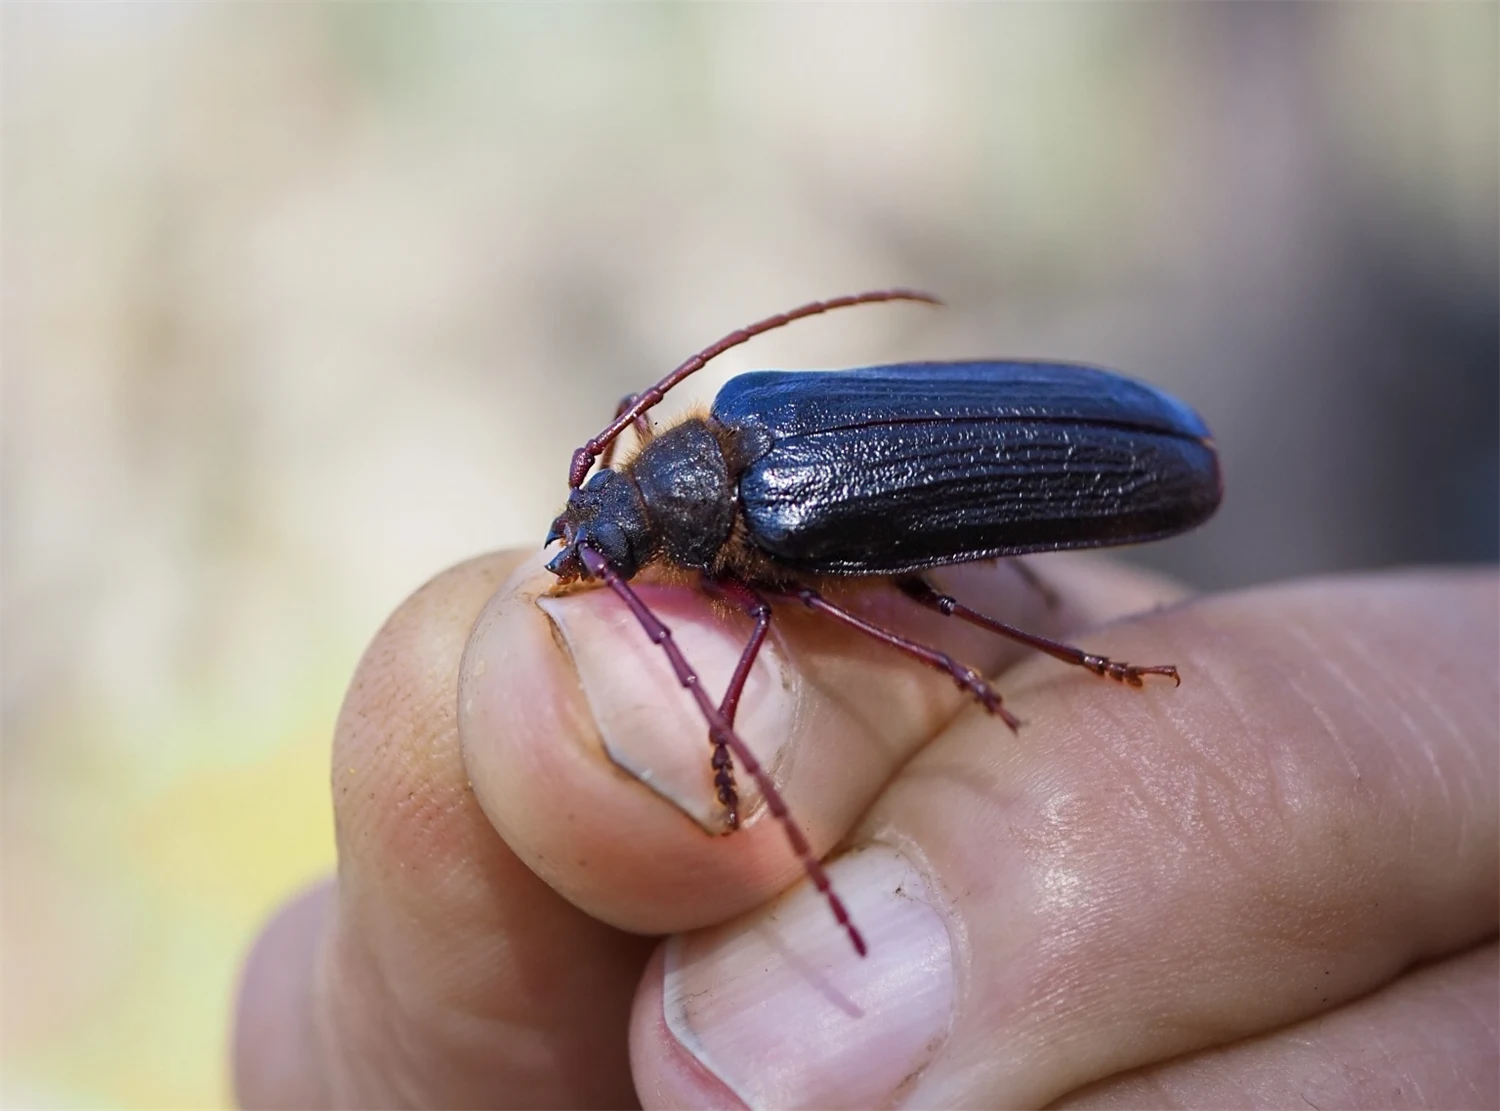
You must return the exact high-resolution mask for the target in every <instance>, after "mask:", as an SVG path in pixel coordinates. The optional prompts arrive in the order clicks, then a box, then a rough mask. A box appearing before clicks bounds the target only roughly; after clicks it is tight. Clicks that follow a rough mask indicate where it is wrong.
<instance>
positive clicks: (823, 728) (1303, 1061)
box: [234, 552, 1500, 1109]
mask: <svg viewBox="0 0 1500 1111" xmlns="http://www.w3.org/2000/svg"><path fill="white" fill-rule="evenodd" d="M543 558H544V557H541V556H539V555H538V554H537V553H535V552H532V553H524V552H512V553H503V554H498V555H493V556H487V557H483V558H480V559H477V560H474V561H472V562H469V563H466V564H463V565H461V566H459V567H457V568H454V569H453V570H451V571H448V572H446V573H445V574H443V575H441V576H439V577H438V578H436V579H435V580H433V581H432V582H430V583H429V584H427V585H426V586H425V587H423V588H422V589H421V590H420V591H418V592H417V593H416V594H415V595H413V596H412V598H410V599H409V600H408V601H407V602H406V603H404V604H403V605H402V607H401V608H400V609H399V610H398V611H397V612H396V613H395V614H394V615H393V616H392V617H391V619H390V620H389V621H388V622H387V623H386V625H385V626H384V627H383V628H382V629H381V630H380V632H379V633H378V634H377V635H376V637H375V639H374V642H373V643H372V645H371V646H370V648H369V650H368V651H367V652H366V654H365V656H364V658H363V660H362V661H361V663H360V664H359V667H358V670H357V672H356V674H355V677H354V680H353V682H352V683H351V686H350V689H349V693H348V696H347V698H346V701H345V704H344V708H343V711H342V713H341V715H340V717H339V721H338V725H337V728H336V734H335V738H334V755H333V774H332V784H333V801H334V807H335V814H336V819H337V831H338V849H339V867H338V873H337V876H336V877H335V878H333V879H331V880H329V881H328V882H326V883H324V884H321V885H319V886H318V887H316V888H315V889H313V890H312V891H310V892H307V893H305V894H304V895H302V896H300V897H299V898H297V899H295V900H294V901H293V902H291V903H290V904H289V905H288V906H287V907H286V908H285V909H283V911H282V912H281V913H280V914H279V915H278V916H277V917H276V918H275V919H274V921H273V922H272V923H271V925H270V926H269V927H268V928H267V930H266V932H265V934H264V935H263V936H262V938H261V940H260V941H259V943H258V944H257V946H256V948H255V950H254V952H253V953H252V955H251V957H250V958H249V961H248V963H247V967H246V970H245V974H244V982H243V986H242V991H241V998H240V1002H239V1008H238V1014H237V1022H236V1031H235V1041H234V1066H235V1082H236V1091H237V1094H238V1097H239V1099H240V1100H241V1102H242V1103H243V1104H244V1105H246V1106H249V1107H323V1106H366V1107H374V1106H394V1105H405V1106H433V1107H465V1106H489V1107H502V1106H515V1107H582V1106H601V1107H623V1106H631V1105H635V1104H636V1103H637V1102H639V1103H642V1104H644V1105H646V1106H649V1107H673V1106H677V1107H686V1106H734V1105H736V1104H738V1103H749V1104H750V1105H753V1106H767V1107H771V1106H822V1107H832V1106H881V1105H904V1106H945V1107H949V1106H984V1107H996V1106H1042V1105H1047V1104H1061V1105H1066V1106H1073V1107H1090V1106H1097V1107H1166V1106H1195V1107H1204V1106H1278V1107H1279V1106H1297V1107H1302V1106H1307V1105H1311V1106H1316V1107H1319V1108H1322V1109H1327V1108H1329V1107H1408V1106H1410V1107H1494V1106H1496V1105H1497V1104H1500V1079H1497V1075H1500V1051H1497V1038H1500V1035H1497V1009H1500V989H1497V972H1500V968H1497V949H1496V940H1495V939H1496V933H1497V925H1500V880H1497V877H1500V860H1497V856H1500V806H1497V796H1500V738H1497V731H1500V707H1497V698H1500V682H1497V673H1500V576H1497V574H1496V572H1495V570H1494V569H1481V570H1443V571H1438V570H1427V571H1409V572H1398V573H1387V574H1378V575H1365V576H1348V577H1337V578H1326V579H1320V580H1314V581H1308V582H1300V583H1290V584H1281V585H1276V586H1271V587H1264V588H1257V589H1253V590H1248V591H1243V592H1237V593H1231V594H1223V595H1209V596H1201V597H1196V598H1188V597H1186V596H1185V595H1184V593H1183V591H1182V590H1181V588H1179V587H1178V586H1176V585H1174V584H1172V583H1169V582H1165V581H1163V580H1160V579H1157V578H1155V577H1152V576H1148V575H1144V574H1141V573H1139V572H1134V571H1129V570H1127V569H1125V568H1123V567H1122V566H1120V565H1118V564H1115V563H1111V562H1108V561H1104V560H1098V559H1094V558H1092V557H1075V556H1056V557H1046V558H1041V559H1037V560H1036V561H1035V562H1034V564H1033V566H1034V567H1035V568H1036V570H1037V572H1038V573H1039V574H1040V575H1042V576H1043V577H1044V578H1045V579H1046V581H1047V582H1048V583H1049V584H1050V585H1051V586H1053V587H1054V588H1055V589H1056V590H1057V592H1058V594H1059V596H1060V597H1061V599H1062V602H1061V604H1060V605H1059V606H1057V607H1055V608H1049V607H1048V606H1047V605H1046V604H1044V602H1043V600H1042V599H1041V597H1040V596H1039V595H1038V594H1037V592H1036V591H1035V590H1034V589H1031V588H1030V587H1028V586H1027V585H1026V584H1025V583H1024V582H1023V581H1022V580H1021V578H1020V576H1018V575H1017V574H1016V573H1015V570H1014V568H1012V567H1009V566H1008V565H1006V564H1004V563H998V564H985V565H973V566H968V567H964V568H957V569H952V570H951V571H949V572H945V573H944V574H943V575H941V576H939V581H940V583H941V584H942V585H944V586H947V587H949V588H951V589H952V590H953V592H954V593H955V594H959V595H960V596H961V597H962V598H963V599H964V600H965V601H968V602H970V603H971V604H973V605H975V606H976V608H979V609H981V610H983V611H985V612H989V613H992V614H995V615H996V616H1000V617H1003V618H1005V619H1007V620H1013V621H1015V622H1016V623H1017V624H1021V625H1022V626H1023V627H1025V628H1028V629H1030V630H1032V631H1036V632H1041V633H1044V634H1046V633H1053V634H1068V635H1070V636H1072V637H1073V639H1074V640H1075V642H1079V643H1081V644H1083V645H1084V646H1085V647H1087V648H1088V649H1089V650H1090V651H1095V652H1101V653H1106V654H1108V655H1110V656H1111V657H1112V658H1115V659H1124V660H1128V661H1130V662H1133V663H1139V664H1153V663H1175V664H1177V665H1178V666H1179V668H1180V669H1181V673H1182V680H1183V681H1182V685H1181V687H1180V688H1174V687H1173V686H1172V684H1171V683H1170V682H1153V683H1148V686H1147V687H1146V689H1144V690H1141V691H1135V690H1130V689H1127V688H1122V687H1120V686H1118V685H1117V684H1114V683H1110V682H1107V681H1104V680H1100V679H1098V678H1095V677H1093V676H1091V675H1089V674H1087V673H1085V672H1083V671H1082V670H1080V669H1078V668H1072V667H1067V666H1065V665H1063V664H1061V663H1059V662H1057V661H1055V660H1051V659H1048V658H1045V657H1039V656H1037V655H1036V654H1034V653H1028V652H1026V651H1024V650H1022V649H1020V648H1018V647H1017V646H1015V645H1011V644H1008V643H1007V642H1004V641H1001V640H999V639H998V638H994V637H990V636H987V635H984V634H981V633H980V632H978V631H977V630H974V629H972V628H967V627H964V626H962V625H960V624H959V623H958V622H956V621H952V620H945V619H943V618H942V617H940V616H938V615H936V614H933V613H929V612H926V611H921V610H919V609H917V607H916V606H915V605H914V604H912V603H911V602H909V601H907V600H905V599H902V598H899V597H897V596H896V595H895V593H894V592H893V591H889V590H885V591H880V590H863V591H855V592H854V593H853V594H851V595H850V596H849V601H850V604H851V605H852V606H854V607H856V608H859V609H860V610H861V612H864V613H866V614H869V615H871V616H873V617H876V618H878V619H879V620H881V621H884V622H887V623H889V624H891V625H893V626H895V627H897V628H899V629H901V630H902V631H905V632H907V633H909V634H911V635H913V636H915V637H916V638H917V639H921V640H923V641H925V642H928V643H933V644H936V645H938V646H940V647H944V648H947V649H949V650H951V651H953V652H954V654H955V655H958V656H959V657H960V658H962V659H964V660H965V661H966V662H968V663H971V664H973V665H974V666H976V667H977V668H979V669H980V670H982V671H983V672H984V673H985V674H987V675H990V676H993V677H995V680H994V682H995V685H996V687H997V689H998V690H999V691H1000V692H1001V693H1002V694H1003V695H1004V697H1005V699H1006V705H1007V707H1008V708H1010V709H1011V710H1012V711H1013V712H1014V713H1016V714H1017V715H1018V716H1019V717H1020V718H1021V719H1022V721H1023V725H1022V728H1021V730H1020V732H1019V733H1018V734H1015V735H1012V734H1011V733H1010V732H1009V731H1007V730H1006V729H1005V727H1004V726H1003V725H1002V724H1001V723H1000V722H999V721H998V719H996V718H994V717H990V716H987V715H986V714H985V713H984V712H983V711H982V709H980V708H979V707H978V706H976V705H974V704H973V703H972V701H971V700H969V699H967V697H966V696H964V695H963V694H962V693H961V692H959V691H958V690H957V689H956V688H955V686H954V684H953V683H952V682H951V681H950V680H949V679H948V678H947V677H946V676H943V675H940V674H938V673H935V672H932V671H929V670H927V669H925V668H922V667H921V666H919V665H917V664H915V663H913V662H911V661H910V660H907V659H905V658H903V657H901V656H899V655H897V654H896V653H894V652H891V651H890V650H889V649H887V648H884V647H882V646H880V645H877V644H874V643H872V642H869V641H866V640H864V639H862V638H859V637H858V636H857V635H856V634H852V633H849V632H847V631H845V630H843V629H841V628H838V627H836V626H834V625H833V624H832V623H831V622H829V621H827V620H826V619H820V618H818V617H817V616H816V615H812V614H808V613H804V612H800V611H798V610H797V609H795V608H794V607H793V606H791V605H790V604H783V605H779V606H778V608H777V617H776V623H775V626H774V628H775V629H776V632H775V634H774V635H773V638H772V640H771V641H770V642H768V647H767V659H766V662H765V663H764V664H763V665H762V666H761V667H759V668H758V669H757V671H756V673H755V674H753V675H752V678H751V682H750V686H749V688H748V690H747V693H746V698H745V701H744V703H743V704H742V708H741V713H740V719H739V720H740V725H741V727H742V732H743V733H744V734H745V736H746V738H747V740H748V741H749V743H751V744H752V747H755V748H756V749H757V750H758V751H760V752H761V753H763V754H765V755H768V756H770V757H771V758H772V767H773V769H774V771H775V773H776V776H777V779H778V782H779V783H780V786H781V789H782V791H783V793H784V794H785V796H786V798H787V801H788V803H789V805H790V806H791V809H792V813H793V814H794V815H795V816H796V819H797V821H798V822H799V824H800V825H801V826H802V828H803V829H804V830H805V831H806V832H807V834H808V836H809V838H810V840H811V841H812V842H813V845H814V848H815V851H817V852H818V853H819V854H820V855H824V856H825V858H826V860H827V862H828V864H829V872H830V875H831V877H832V879H833V882H834V885H835V886H836V888H837V889H838V890H839V892H840V894H841V895H842V896H843V898H844V899H845V900H846V901H847V902H849V904H850V906H851V908H852V910H853V912H854V915H855V919H856V921H857V922H858V924H859V925H860V927H861V928H862V929H863V930H864V931H865V933H866V934H867V936H868V937H869V940H870V945H871V953H870V957H869V958H868V959H867V960H864V961H861V960H860V959H859V958H858V957H856V956H855V954H854V952H853V950H852V949H851V948H850V947H849V944H848V941H847V939H846V938H845V936H844V935H843V933H842V932H841V931H840V930H839V929H838V927H837V926H836V925H835V923H834V922H833V919H832V917H831V915H830V914H829V912H828V909H827V907H826V906H825V905H824V904H823V902H822V901H821V899H819V898H818V897H817V896H816V894H815V893H814V892H812V891H811V890H810V885H809V884H807V883H805V882H803V876H802V872H801V870H800V867H799V866H798V864H797V863H796V861H795V859H794V858H793V857H792V856H791V854H790V853H789V851H788V849H787V846H786V841H785V837H784V833H783V831H782V830H781V829H780V828H779V826H778V823H777V822H776V821H775V819H774V818H772V817H771V816H770V815H769V814H768V813H767V812H766V811H765V808H764V807H763V806H760V805H757V804H756V796H755V794H754V792H753V790H752V789H751V787H750V785H749V783H748V777H746V776H744V775H743V774H742V775H741V776H740V785H741V790H742V794H743V796H744V799H745V804H744V805H743V806H742V813H743V814H744V815H745V823H744V828H743V829H742V830H741V831H740V832H738V833H737V834H735V835H733V836H728V837H723V836H710V835H709V834H707V833H706V832H705V831H704V829H703V828H701V826H700V824H697V823H696V822H695V821H694V820H693V819H691V818H690V817H689V816H688V814H687V813H685V811H684V809H683V808H682V807H686V808H687V809H688V810H691V811H693V812H694V813H695V814H696V815H697V817H698V818H699V819H700V820H701V821H707V822H709V823H710V824H711V823H712V819H713V813H714V812H713V808H712V798H711V785H710V772H709V768H708V755H709V751H710V750H709V744H708V740H707V730H706V727H705V725H704V722H703V720H702V718H701V717H700V716H698V715H697V711H696V710H695V709H694V708H693V706H692V704H691V703H690V702H688V701H687V700H686V698H685V697H684V696H683V695H682V694H681V692H680V691H678V690H677V689H676V687H675V683H674V680H673V678H672V675H671V672H670V670H669V669H668V668H667V666H666V663H665V660H664V659H663V658H662V654H661V652H660V650H659V649H658V648H656V647H655V646H653V645H652V644H651V643H650V642H649V641H648V640H647V639H646V638H645V636H644V635H643V634H642V633H641V632H640V629H639V627H638V626H637V625H636V624H635V623H634V621H633V619H632V618H630V616H629V614H628V613H626V612H625V611H624V610H623V608H622V607H621V605H620V603H619V601H618V600H617V599H616V598H615V597H614V596H613V595H612V594H611V593H610V592H609V591H607V590H600V589H583V590H574V591H571V592H569V593H568V594H567V595H566V596H565V597H562V598H556V599H552V600H547V601H544V602H543V603H542V605H538V604H537V603H538V599H540V598H542V597H543V595H545V594H546V592H547V591H548V590H549V589H550V588H551V586H552V584H553V582H554V581H555V580H553V579H552V578H551V576H550V575H548V574H547V573H546V572H545V571H544V570H543V569H542V566H541V564H542V560H543ZM643 590H645V591H646V592H647V596H648V597H649V598H650V600H651V602H652V605H653V606H654V607H655V608H657V609H658V610H659V612H660V613H661V614H662V616H663V617H664V619H666V620H667V622H668V624H669V625H671V626H672V628H673V630H674V632H675V633H676V634H677V635H678V636H679V638H680V640H681V642H682V644H683V647H684V650H685V651H688V654H689V658H690V659H691V660H692V661H693V662H694V663H695V665H696V666H698V667H699V668H700V670H701V671H702V672H703V673H704V681H705V685H706V689H708V690H710V691H718V690H722V689H723V684H724V679H725V677H726V676H727V674H728V670H729V668H730V666H731V665H732V663H733V661H734V658H735V657H736V656H737V654H738V650H739V645H740V644H741V643H742V642H743V640H744V637H745V635H746V633H747V632H748V628H749V625H748V621H746V620H745V619H744V618H743V617H742V616H740V615H738V614H726V613H723V612H716V611H715V610H714V609H713V607H711V606H710V605H709V604H708V603H707V602H705V601H704V600H703V599H702V597H701V596H700V595H698V594H697V593H696V592H694V591H693V590H692V589H690V588H689V587H687V586H682V585H656V586H645V587H643ZM544 607H545V608H544ZM642 707H645V708H646V709H645V712H642ZM611 754H613V758H611ZM622 764H623V765H626V766H628V767H631V768H634V769H635V770H636V773H637V775H632V774H629V773H628V772H627V771H625V770H622V766H621V765H622ZM695 768H699V769H701V771H698V772H695V771H694V769H695ZM638 775H647V776H649V777H650V778H652V780H653V782H655V783H656V784H657V787H658V789H656V790H653V789H651V788H650V787H648V786H647V785H646V784H645V783H643V782H642V779H641V778H638V777H637V776H638ZM668 796H670V798H669V797H668ZM673 799H675V800H676V802H677V803H679V804H681V805H680V806H679V805H674V803H673V801H671V800H673ZM788 889H791V890H790V893H789V894H786V895H784V896H783V897H781V898H778V896H779V895H781V894H782V893H783V892H787V891H788ZM662 935H671V936H670V937H669V938H668V940H666V941H663V940H662Z"/></svg>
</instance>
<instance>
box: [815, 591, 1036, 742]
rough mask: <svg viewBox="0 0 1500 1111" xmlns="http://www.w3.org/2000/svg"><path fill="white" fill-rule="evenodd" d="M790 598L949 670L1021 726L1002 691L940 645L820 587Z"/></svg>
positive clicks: (1002, 717)
mask: <svg viewBox="0 0 1500 1111" xmlns="http://www.w3.org/2000/svg"><path fill="white" fill-rule="evenodd" d="M786 596H787V597H789V598H795V599H796V600H797V601H799V602H801V603H802V604H803V605H804V606H806V607H807V608H808V609H811V610H817V611H819V612H821V613H826V614H827V615H828V616H829V617H832V618H835V619H837V620H839V621H842V622H843V623H844V624H845V625H848V626H849V627H850V628H852V629H858V630H859V631H860V632H862V633H864V634H865V635H866V636H869V637H874V638H875V639H876V640H878V641H880V642H881V643H882V644H889V645H890V646H891V647H892V648H894V649H896V650H897V651H898V652H905V653H906V654H907V655H908V656H911V657H912V658H913V659H917V660H920V661H922V662H923V663H924V664H926V665H927V666H928V667H931V668H936V669H937V670H938V671H946V672H947V673H948V674H949V675H950V676H951V677H952V678H953V681H954V682H955V683H957V684H958V687H959V689H960V690H963V691H967V692H968V693H969V694H972V695H973V696H974V697H975V698H977V699H978V700H979V702H980V703H981V704H982V705H983V706H984V708H985V709H986V710H988V711H989V712H990V713H992V714H994V715H996V716H997V717H999V718H1000V720H1001V721H1003V722H1005V724H1006V725H1008V726H1010V728H1011V731H1012V732H1014V731H1015V730H1017V729H1019V728H1020V726H1021V722H1020V720H1019V719H1018V718H1017V717H1016V716H1015V715H1014V714H1012V713H1011V712H1010V711H1009V710H1007V709H1006V708H1005V707H1004V706H1003V705H1002V704H1001V701H1000V695H999V694H998V693H997V692H996V690H995V688H994V687H992V686H990V685H989V683H987V682H985V679H984V676H982V675H980V674H979V672H977V671H975V670H974V669H973V668H970V667H965V666H964V665H963V664H961V663H959V662H958V661H957V660H955V659H954V658H953V657H952V656H950V655H948V654H947V653H946V652H939V651H938V650H937V649H936V648H929V647H927V645H925V644H918V643H917V642H916V641H914V640H908V639H907V638H906V637H904V636H901V635H900V634H899V633H893V632H891V631H890V630H889V629H883V628H881V627H880V626H879V625H872V624H871V623H870V622H868V621H866V620H865V619H864V618H863V617H858V616H856V615H855V614H853V613H850V612H849V611H848V610H846V609H844V608H843V607H841V606H838V605H835V604H834V603H833V602H830V601H829V600H828V599H827V598H825V597H823V595H821V594H819V593H818V592H817V591H816V590H810V589H808V588H806V587H802V588H799V589H796V590H789V591H787V592H786Z"/></svg>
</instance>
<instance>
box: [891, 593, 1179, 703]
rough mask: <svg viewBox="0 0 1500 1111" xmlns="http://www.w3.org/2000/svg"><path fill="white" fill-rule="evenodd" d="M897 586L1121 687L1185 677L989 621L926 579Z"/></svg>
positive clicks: (931, 606) (1173, 670) (911, 595)
mask: <svg viewBox="0 0 1500 1111" xmlns="http://www.w3.org/2000/svg"><path fill="white" fill-rule="evenodd" d="M896 586H897V587H898V588H899V589H900V590H901V592H902V593H903V594H905V595H906V596H907V597H908V598H910V599H912V600H913V601H915V602H918V603H920V604H921V605H924V606H926V607H927V608H928V609H935V610H937V611H938V612H939V613H941V614H943V615H944V616H945V617H957V618H959V619H960V620H963V621H967V622H968V623H969V624H971V625H978V626H979V627H980V628H981V629H988V630H989V631H990V632H992V633H999V634H1000V635H1001V636H1003V637H1009V638H1010V639H1011V640H1015V641H1019V642H1020V643H1022V644H1024V645H1026V646H1027V647H1028V648H1035V649H1036V650H1037V651H1038V652H1045V653H1047V655H1049V656H1051V657H1053V658H1054V659H1058V660H1061V661H1062V662H1063V663H1067V664H1075V665H1077V666H1078V667H1082V668H1086V669H1087V670H1089V671H1092V672H1093V673H1094V674H1095V675H1098V676H1100V677H1101V678H1107V679H1113V680H1115V681H1116V682H1118V683H1128V684H1129V685H1130V686H1132V687H1139V686H1143V685H1144V684H1143V682H1142V680H1143V679H1144V678H1145V676H1147V675H1164V676H1166V677H1167V678H1168V679H1171V680H1172V681H1173V682H1174V683H1176V684H1177V685H1178V686H1179V687H1180V686H1182V677H1181V676H1180V675H1178V674H1177V668H1175V667H1174V666H1172V665H1171V664H1156V665H1153V666H1150V667H1140V666H1137V665H1136V664H1128V663H1124V662H1120V661H1116V660H1112V659H1110V658H1109V657H1108V656H1095V655H1093V654H1092V653H1090V652H1085V651H1083V650H1082V649H1081V648H1074V647H1073V646H1072V645H1071V644H1063V643H1061V642H1060V641H1056V640H1048V639H1047V638H1046V637H1039V636H1037V635H1035V634H1034V633H1028V632H1025V631H1024V630H1021V629H1018V628H1016V627H1015V626H1014V625H1007V624H1005V622H1003V621H996V620H995V619H994V618H993V617H986V616H984V614H982V613H977V612H975V611H974V610H972V609H970V608H969V607H968V606H966V605H964V604H963V603H962V602H960V601H959V600H958V599H956V598H954V597H952V596H951V595H948V594H943V593H941V592H940V591H938V590H937V589H936V588H934V587H933V586H932V584H930V583H929V582H927V581H926V580H925V579H920V578H906V579H898V580H897V582H896Z"/></svg>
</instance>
